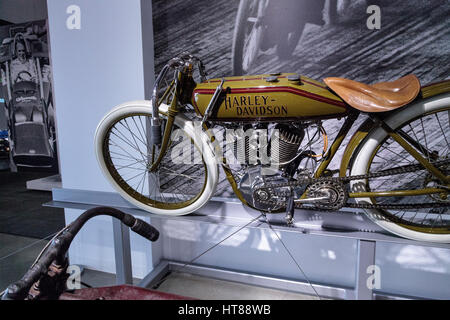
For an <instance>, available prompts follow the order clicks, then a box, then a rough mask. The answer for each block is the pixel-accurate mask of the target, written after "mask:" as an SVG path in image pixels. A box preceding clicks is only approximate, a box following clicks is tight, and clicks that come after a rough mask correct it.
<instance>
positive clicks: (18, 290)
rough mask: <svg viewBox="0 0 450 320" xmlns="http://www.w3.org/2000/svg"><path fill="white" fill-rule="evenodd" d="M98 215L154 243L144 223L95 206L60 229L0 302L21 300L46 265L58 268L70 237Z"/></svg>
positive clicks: (153, 233)
mask: <svg viewBox="0 0 450 320" xmlns="http://www.w3.org/2000/svg"><path fill="white" fill-rule="evenodd" d="M99 215H109V216H112V217H114V218H116V219H119V220H120V221H121V222H122V223H123V224H125V225H126V226H128V227H130V228H131V230H133V231H134V232H136V233H137V234H139V235H141V236H142V237H144V238H146V239H148V240H150V241H156V240H157V239H158V237H159V231H158V230H157V229H156V228H154V227H153V226H151V225H149V224H148V223H146V222H145V221H143V220H141V219H138V218H135V217H133V216H132V215H130V214H127V213H124V212H122V211H120V210H117V209H114V208H110V207H96V208H92V209H89V210H87V211H85V212H84V213H83V214H81V215H80V216H79V217H78V218H77V219H76V220H75V221H73V222H72V223H71V224H70V225H68V226H67V227H65V228H64V229H63V230H61V231H60V232H59V233H58V234H57V235H56V236H55V238H54V239H53V240H52V241H51V244H50V245H49V247H48V248H47V249H46V250H44V252H43V254H42V256H40V257H39V258H38V260H37V261H36V262H35V263H34V264H33V265H32V266H31V267H30V268H29V269H28V271H27V272H26V273H25V275H24V276H23V277H22V279H20V280H19V281H17V282H16V283H13V284H11V285H10V286H9V287H8V288H7V289H6V290H5V292H4V294H3V296H2V297H1V299H2V300H23V299H25V298H26V297H27V294H28V291H29V290H30V288H31V286H32V285H33V284H34V283H35V282H36V281H38V280H39V279H40V277H41V276H43V275H44V274H46V273H47V271H48V269H49V267H50V265H51V264H52V263H55V264H57V265H60V264H62V263H63V261H64V260H65V255H66V252H67V250H68V249H69V246H70V244H71V242H72V240H73V238H74V237H75V236H76V235H77V233H78V231H80V229H81V228H82V227H83V225H84V224H85V223H86V222H87V221H88V220H89V219H91V218H93V217H95V216H99Z"/></svg>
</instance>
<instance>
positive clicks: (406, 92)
mask: <svg viewBox="0 0 450 320" xmlns="http://www.w3.org/2000/svg"><path fill="white" fill-rule="evenodd" d="M324 81H325V83H326V84H327V86H328V87H329V88H330V89H332V90H333V91H334V92H336V94H337V95H338V96H339V97H341V98H342V100H344V101H345V102H347V103H348V104H349V105H350V106H352V107H353V108H355V109H358V110H361V111H364V112H385V111H390V110H394V109H396V108H400V107H402V106H404V105H406V104H408V103H410V102H411V101H413V100H414V99H415V98H416V97H417V95H418V94H419V92H420V82H419V79H417V77H416V76H415V75H413V74H410V75H407V76H405V77H402V78H400V79H397V80H395V81H390V82H379V83H376V84H372V85H368V84H364V83H361V82H357V81H353V80H349V79H344V78H333V77H332V78H325V79H324Z"/></svg>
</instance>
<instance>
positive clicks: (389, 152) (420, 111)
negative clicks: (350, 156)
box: [351, 95, 450, 243]
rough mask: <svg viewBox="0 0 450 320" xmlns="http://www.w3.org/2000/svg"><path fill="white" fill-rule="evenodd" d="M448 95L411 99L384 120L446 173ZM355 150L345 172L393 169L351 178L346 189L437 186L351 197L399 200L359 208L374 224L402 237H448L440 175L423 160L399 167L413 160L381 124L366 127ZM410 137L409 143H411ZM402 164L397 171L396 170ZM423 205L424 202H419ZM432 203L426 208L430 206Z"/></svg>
mask: <svg viewBox="0 0 450 320" xmlns="http://www.w3.org/2000/svg"><path fill="white" fill-rule="evenodd" d="M449 115H450V95H446V96H445V95H444V96H440V97H438V98H435V99H429V100H426V101H424V102H419V103H417V104H414V105H411V106H410V107H408V108H405V109H403V110H402V111H400V112H397V113H396V114H395V115H393V116H391V117H390V118H389V119H388V120H387V121H386V122H387V123H388V124H389V126H390V127H391V128H393V129H395V130H396V132H399V133H400V134H401V135H402V136H404V137H406V136H408V137H409V140H410V142H411V143H410V144H411V145H414V148H415V149H416V150H417V151H418V152H419V153H420V154H421V155H422V156H423V157H425V158H426V159H427V160H428V161H429V162H430V163H432V164H434V165H435V166H436V167H437V168H438V169H439V170H440V171H441V172H443V173H444V174H445V175H446V176H447V177H448V176H449V174H450V122H449V121H450V119H449ZM364 141H365V142H364V144H363V145H362V147H361V148H360V150H359V152H358V154H357V155H356V158H355V161H354V164H353V166H352V170H351V175H360V174H370V173H375V172H380V171H382V170H386V169H394V168H396V169H398V171H399V173H398V174H395V175H390V176H382V177H376V178H375V177H374V178H369V179H367V180H355V181H352V182H351V192H381V191H387V192H389V191H393V190H417V191H419V192H420V191H421V190H424V189H431V188H435V189H440V190H445V191H443V192H439V193H432V194H416V195H407V196H406V195H397V196H395V197H392V196H388V197H384V196H380V197H370V198H355V199H356V202H358V203H363V204H364V203H366V204H376V205H389V204H396V205H402V206H404V207H407V206H408V207H409V208H404V209H400V208H399V209H397V208H396V209H378V208H377V209H365V210H366V212H367V215H368V216H369V217H370V218H371V219H372V220H373V221H374V222H376V223H377V224H378V225H380V226H381V227H383V228H385V229H386V230H388V231H390V232H392V233H395V234H397V235H400V236H402V237H406V238H410V239H414V240H419V241H432V242H443V243H448V242H450V193H449V187H450V186H449V184H448V183H445V182H442V181H440V180H439V179H437V178H436V177H435V176H434V175H432V174H431V173H430V172H429V171H428V170H426V169H425V168H424V167H423V166H420V165H419V166H417V169H416V170H414V171H412V172H407V170H404V169H405V168H408V167H411V165H413V166H416V165H418V161H417V160H416V159H415V158H414V157H413V156H412V155H411V154H410V153H408V152H407V151H406V150H405V149H404V148H402V147H401V146H400V145H399V144H398V143H397V142H396V141H394V140H393V139H392V138H391V137H390V136H389V135H388V134H387V133H386V132H385V131H384V130H383V129H381V128H377V129H375V130H373V131H371V132H370V133H369V135H368V136H367V137H366V139H365V140H364ZM412 141H414V142H415V143H413V142H412ZM402 169H403V171H402ZM423 205H425V206H426V208H424V207H422V206H423ZM433 205H436V207H434V208H432V207H431V206H433Z"/></svg>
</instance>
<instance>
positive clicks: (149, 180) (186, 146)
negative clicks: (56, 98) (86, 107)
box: [95, 101, 218, 215]
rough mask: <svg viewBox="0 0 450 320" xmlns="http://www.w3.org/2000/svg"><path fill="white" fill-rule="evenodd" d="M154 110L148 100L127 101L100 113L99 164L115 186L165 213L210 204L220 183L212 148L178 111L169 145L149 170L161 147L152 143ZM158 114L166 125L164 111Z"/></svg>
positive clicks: (149, 208) (137, 201) (128, 197)
mask: <svg viewBox="0 0 450 320" xmlns="http://www.w3.org/2000/svg"><path fill="white" fill-rule="evenodd" d="M164 107H167V106H166V105H162V106H161V107H160V111H161V110H162V109H164ZM166 109H167V108H166ZM151 110H152V108H151V103H150V102H147V101H136V102H129V103H125V104H122V105H120V106H118V107H117V108H115V109H114V110H112V111H111V112H110V113H108V114H107V115H106V116H105V117H104V118H103V119H102V121H101V122H100V124H99V125H98V127H97V131H96V135H95V151H96V155H97V160H98V162H99V165H100V168H101V170H102V172H103V174H104V176H105V177H106V178H107V180H108V181H109V182H110V183H111V185H112V186H113V187H114V188H115V189H116V190H117V192H119V194H120V195H121V196H122V197H123V198H125V199H126V200H128V201H129V202H131V203H132V204H134V205H136V206H137V207H139V208H141V209H144V210H146V211H149V212H151V213H156V214H164V215H183V214H188V213H191V212H194V211H196V210H198V209H200V208H201V207H202V206H203V205H204V204H206V202H207V201H208V200H209V199H210V197H211V196H212V194H213V192H214V190H215V187H216V184H217V179H218V168H217V165H216V163H215V162H214V156H213V153H212V150H211V149H210V147H209V146H208V144H207V141H206V138H205V134H204V133H203V132H201V131H200V132H197V131H196V128H195V127H194V126H193V124H192V122H190V121H188V120H187V119H184V118H183V117H182V115H181V116H176V117H175V121H174V126H173V129H172V134H171V137H170V142H169V146H168V148H167V151H166V152H165V154H164V157H163V158H162V161H161V162H160V164H159V165H158V166H157V168H156V170H153V171H150V168H151V166H152V164H153V163H154V162H155V161H156V159H157V158H158V155H159V152H160V150H159V148H158V147H157V146H154V145H153V144H152V143H151V141H152V137H151V127H150V119H151V116H152V115H151ZM160 118H161V120H162V130H164V128H165V124H166V123H167V121H166V119H167V118H166V116H165V113H164V111H163V112H162V113H161V115H160Z"/></svg>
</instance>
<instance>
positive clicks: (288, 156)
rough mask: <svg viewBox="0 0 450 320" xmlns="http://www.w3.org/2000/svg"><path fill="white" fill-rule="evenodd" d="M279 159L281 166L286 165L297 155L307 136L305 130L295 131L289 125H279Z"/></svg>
mask: <svg viewBox="0 0 450 320" xmlns="http://www.w3.org/2000/svg"><path fill="white" fill-rule="evenodd" d="M278 129H279V146H278V159H279V163H280V166H283V165H286V164H287V162H289V161H290V160H292V159H293V158H294V157H295V156H296V155H297V150H298V148H299V147H300V144H301V143H302V141H303V137H304V136H305V131H304V130H298V129H296V131H293V130H292V129H291V128H289V127H279V128H278Z"/></svg>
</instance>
